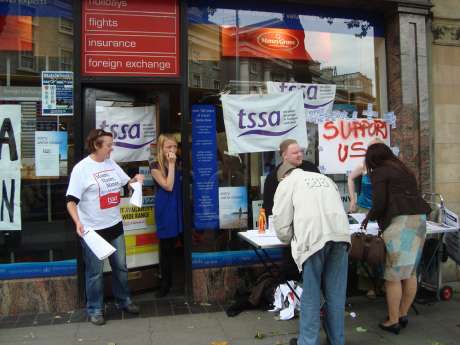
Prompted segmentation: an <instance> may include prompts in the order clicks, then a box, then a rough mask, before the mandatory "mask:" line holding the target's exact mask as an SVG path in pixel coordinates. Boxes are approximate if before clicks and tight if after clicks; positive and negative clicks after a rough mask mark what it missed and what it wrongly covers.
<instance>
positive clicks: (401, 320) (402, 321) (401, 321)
mask: <svg viewBox="0 0 460 345" xmlns="http://www.w3.org/2000/svg"><path fill="white" fill-rule="evenodd" d="M408 323H409V318H408V317H407V315H406V316H401V317H400V318H399V324H400V325H401V327H402V328H406V327H407V324H408Z"/></svg>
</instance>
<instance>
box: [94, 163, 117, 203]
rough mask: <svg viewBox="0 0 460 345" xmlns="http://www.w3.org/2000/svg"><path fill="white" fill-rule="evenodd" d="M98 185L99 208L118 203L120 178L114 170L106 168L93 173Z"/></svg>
mask: <svg viewBox="0 0 460 345" xmlns="http://www.w3.org/2000/svg"><path fill="white" fill-rule="evenodd" d="M94 179H95V180H96V183H97V185H98V187H99V205H100V207H101V209H106V208H112V207H115V206H117V205H118V204H120V188H121V183H120V178H119V177H118V176H117V174H116V172H115V170H106V171H101V172H98V173H95V174H94Z"/></svg>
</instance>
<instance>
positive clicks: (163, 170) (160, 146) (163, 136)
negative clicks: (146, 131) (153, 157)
mask: <svg viewBox="0 0 460 345" xmlns="http://www.w3.org/2000/svg"><path fill="white" fill-rule="evenodd" d="M166 140H171V141H174V142H175V143H176V144H177V140H176V138H175V137H174V135H173V134H169V133H165V134H160V136H159V137H158V142H157V157H158V165H159V166H160V171H161V173H162V174H165V175H166V164H165V153H164V151H163V146H164V144H165V142H166Z"/></svg>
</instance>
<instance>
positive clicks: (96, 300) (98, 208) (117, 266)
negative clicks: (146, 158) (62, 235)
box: [66, 129, 144, 325]
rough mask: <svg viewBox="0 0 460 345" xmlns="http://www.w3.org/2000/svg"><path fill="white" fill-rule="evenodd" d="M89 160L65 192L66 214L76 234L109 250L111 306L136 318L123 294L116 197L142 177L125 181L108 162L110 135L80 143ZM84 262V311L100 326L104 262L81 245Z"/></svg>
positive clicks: (96, 133) (95, 133)
mask: <svg viewBox="0 0 460 345" xmlns="http://www.w3.org/2000/svg"><path fill="white" fill-rule="evenodd" d="M86 145H87V149H88V151H89V152H90V154H89V156H87V157H86V158H84V159H82V160H81V161H80V162H79V163H77V164H76V165H75V167H74V168H73V170H72V174H71V176H70V181H69V186H68V188H67V193H66V197H67V210H68V211H69V214H70V216H71V217H72V220H73V221H74V223H75V228H76V231H77V234H78V235H79V236H80V237H83V234H84V232H85V231H88V230H89V229H92V230H95V231H96V232H97V233H98V234H99V235H101V236H102V237H103V238H104V239H105V240H107V241H108V242H110V243H111V244H112V246H114V247H115V249H116V252H115V253H113V254H112V255H111V256H110V257H109V261H110V266H111V268H112V289H113V295H114V296H115V299H116V303H117V306H118V307H119V308H121V309H123V310H124V311H126V312H128V313H132V314H138V313H139V307H138V306H136V305H135V304H134V303H133V302H132V300H131V296H130V292H129V289H128V268H127V266H126V249H125V239H124V236H123V224H122V221H121V220H122V219H121V214H120V206H119V204H120V191H121V188H122V187H123V186H124V185H126V184H127V183H128V182H135V181H138V182H141V183H143V182H144V175H141V174H137V175H136V176H134V178H132V179H130V178H129V176H128V175H126V173H125V172H124V171H123V170H122V169H121V168H120V167H119V166H118V164H117V163H115V162H114V161H113V160H112V159H110V153H111V152H112V151H113V136H112V133H109V132H105V131H104V130H102V129H92V130H91V131H90V133H89V135H88V137H87V139H86ZM81 244H82V249H83V259H84V262H85V285H86V310H87V313H88V315H89V317H90V321H91V322H92V323H93V324H95V325H103V324H104V323H105V320H104V315H103V309H104V308H103V307H104V290H103V280H102V278H103V267H104V261H103V260H99V259H98V258H97V256H96V255H94V253H93V252H92V251H91V250H90V249H89V247H88V246H87V245H86V243H85V241H83V240H82V241H81Z"/></svg>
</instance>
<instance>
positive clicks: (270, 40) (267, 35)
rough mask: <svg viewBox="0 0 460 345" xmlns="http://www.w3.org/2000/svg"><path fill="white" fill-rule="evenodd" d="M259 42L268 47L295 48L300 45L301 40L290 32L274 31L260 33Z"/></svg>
mask: <svg viewBox="0 0 460 345" xmlns="http://www.w3.org/2000/svg"><path fill="white" fill-rule="evenodd" d="M257 43H259V45H260V46H261V47H263V48H268V49H295V48H297V47H298V45H299V40H298V39H297V38H296V37H295V36H293V35H291V34H289V33H286V32H284V33H281V32H273V31H272V32H264V33H262V34H260V35H259V36H258V37H257Z"/></svg>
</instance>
